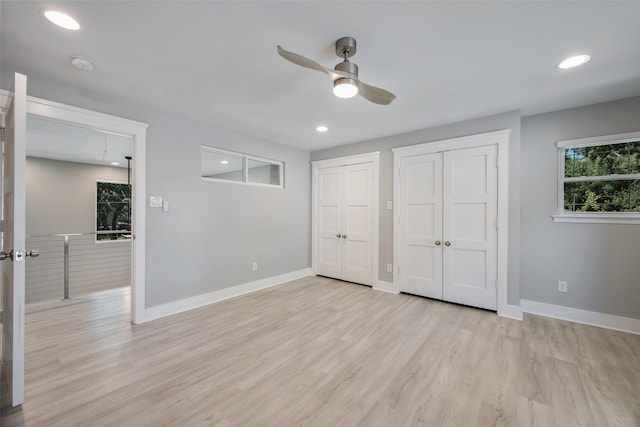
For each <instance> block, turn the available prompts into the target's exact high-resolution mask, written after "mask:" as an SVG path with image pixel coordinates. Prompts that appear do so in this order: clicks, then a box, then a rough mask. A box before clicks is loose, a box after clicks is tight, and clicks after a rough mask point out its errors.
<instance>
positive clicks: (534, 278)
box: [520, 97, 640, 319]
mask: <svg viewBox="0 0 640 427" xmlns="http://www.w3.org/2000/svg"><path fill="white" fill-rule="evenodd" d="M638 130H640V97H635V98H629V99H624V100H620V101H614V102H607V103H602V104H596V105H590V106H587V107H582V108H574V109H570V110H563V111H556V112H553V113H547V114H541V115H536V116H530V117H525V118H524V119H523V120H522V167H521V169H522V175H521V178H522V195H521V199H522V205H521V218H522V220H521V240H522V245H521V251H520V266H521V267H520V268H521V276H520V294H521V297H522V299H526V300H533V301H539V302H544V303H549V304H556V305H562V306H568V307H574V308H579V309H583V310H589V311H597V312H602V313H608V314H614V315H619V316H625V317H632V318H636V319H640V268H639V266H638V263H639V262H640V226H638V225H614V224H574V223H554V222H553V221H552V220H551V215H553V214H554V213H555V211H556V203H557V182H558V181H557V157H556V156H557V154H556V153H557V151H556V147H555V143H556V141H559V140H565V139H575V138H583V137H590V136H600V135H610V134H615V133H623V132H631V131H638ZM558 280H566V281H567V282H569V292H568V293H566V294H565V293H559V292H558V291H557V289H558V287H557V283H558Z"/></svg>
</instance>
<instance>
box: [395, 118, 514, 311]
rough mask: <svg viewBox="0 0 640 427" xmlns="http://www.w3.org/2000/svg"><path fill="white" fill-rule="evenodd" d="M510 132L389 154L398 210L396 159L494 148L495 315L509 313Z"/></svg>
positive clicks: (430, 144)
mask: <svg viewBox="0 0 640 427" xmlns="http://www.w3.org/2000/svg"><path fill="white" fill-rule="evenodd" d="M510 132H511V130H509V129H503V130H499V131H494V132H487V133H482V134H477V135H469V136H463V137H459V138H451V139H445V140H441V141H434V142H427V143H424V144H417V145H410V146H407V147H398V148H394V149H393V150H392V151H393V205H394V206H400V180H399V179H398V174H399V169H400V159H401V158H403V157H407V156H415V155H419V154H429V153H436V152H441V151H450V150H457V149H462V148H471V147H482V146H486V145H497V147H498V227H497V228H498V270H497V273H498V274H497V282H498V283H497V290H498V292H497V307H498V314H499V315H501V316H502V315H507V317H512V316H509V313H511V311H513V310H512V308H513V307H512V306H510V305H509V304H508V302H507V277H508V276H507V274H508V253H509V252H508V243H509V240H508V236H509V233H508V231H509V134H510ZM398 221H399V217H398V211H395V212H394V222H393V228H394V232H393V253H394V258H395V254H398V253H400V252H399V250H400V248H399V242H398V233H397V224H398Z"/></svg>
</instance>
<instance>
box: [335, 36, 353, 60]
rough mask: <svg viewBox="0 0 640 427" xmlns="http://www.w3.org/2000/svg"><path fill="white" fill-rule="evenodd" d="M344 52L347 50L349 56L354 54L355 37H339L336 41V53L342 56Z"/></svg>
mask: <svg viewBox="0 0 640 427" xmlns="http://www.w3.org/2000/svg"><path fill="white" fill-rule="evenodd" d="M345 52H349V57H351V56H353V55H355V54H356V39H354V38H353V37H341V38H339V39H338V40H337V41H336V55H338V56H339V57H340V58H344V53H345Z"/></svg>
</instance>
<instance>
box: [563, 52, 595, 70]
mask: <svg viewBox="0 0 640 427" xmlns="http://www.w3.org/2000/svg"><path fill="white" fill-rule="evenodd" d="M590 59H591V57H590V56H589V55H576V56H572V57H571V58H567V59H565V60H564V61H562V62H561V63H559V64H558V68H561V69H563V70H567V69H569V68H575V67H579V66H581V65H583V64H586V63H587V62H588V61H589V60H590Z"/></svg>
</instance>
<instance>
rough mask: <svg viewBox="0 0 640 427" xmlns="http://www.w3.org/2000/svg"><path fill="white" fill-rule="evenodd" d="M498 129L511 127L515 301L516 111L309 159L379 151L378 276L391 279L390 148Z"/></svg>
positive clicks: (514, 289) (512, 284)
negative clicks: (389, 266) (389, 264)
mask: <svg viewBox="0 0 640 427" xmlns="http://www.w3.org/2000/svg"><path fill="white" fill-rule="evenodd" d="M501 129H511V134H510V136H509V168H510V170H509V261H508V264H509V265H508V270H509V271H508V295H507V300H508V302H509V304H516V305H517V304H519V301H520V297H519V283H518V281H519V267H518V263H519V256H518V248H519V246H520V240H519V236H520V231H519V227H520V222H519V217H520V199H519V191H520V188H519V186H520V184H519V182H520V168H519V167H520V113H519V112H518V111H513V112H509V113H504V114H498V115H494V116H489V117H483V118H479V119H475V120H469V121H465V122H461V123H455V124H450V125H446V126H439V127H435V128H431V129H425V130H420V131H416V132H411V133H406V134H402V135H395V136H390V137H387V138H380V139H375V140H371V141H364V142H360V143H356V144H350V145H344V146H341V147H335V148H329V149H326V150H320V151H314V152H312V153H311V159H312V160H324V159H330V158H334V157H342V156H348V155H354V154H361V153H367V152H372V151H380V230H379V232H380V251H379V252H380V253H379V254H380V259H379V269H380V271H379V278H380V280H383V281H388V282H391V281H393V276H392V274H391V273H387V272H386V265H387V264H388V263H393V211H391V210H387V209H386V202H387V201H388V200H393V152H392V151H391V149H392V148H396V147H404V146H408V145H415V144H421V143H425V142H434V141H439V140H443V139H448V138H455V137H459V136H466V135H473V134H478V133H483V132H490V131H495V130H501Z"/></svg>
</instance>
